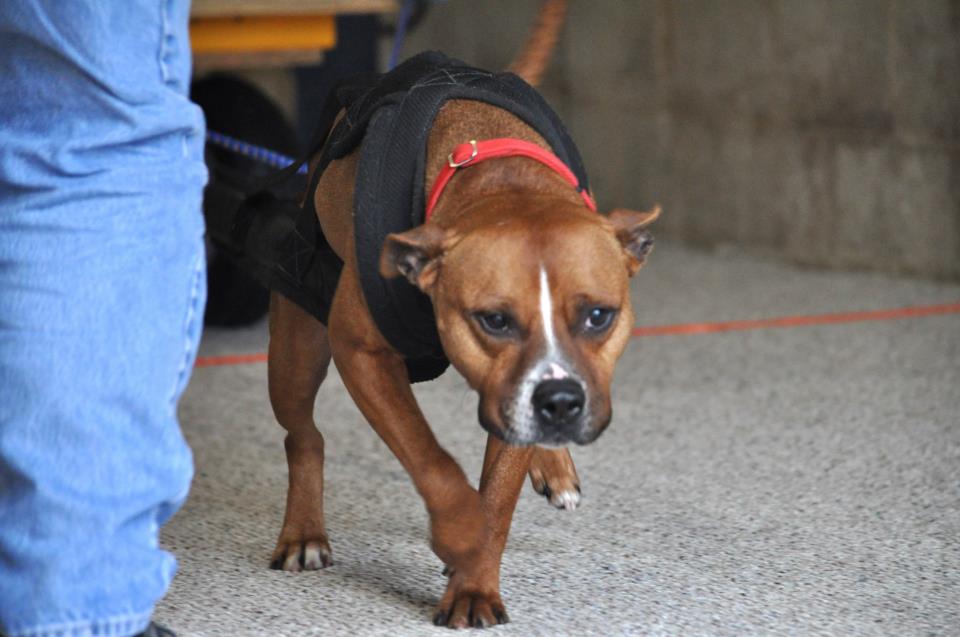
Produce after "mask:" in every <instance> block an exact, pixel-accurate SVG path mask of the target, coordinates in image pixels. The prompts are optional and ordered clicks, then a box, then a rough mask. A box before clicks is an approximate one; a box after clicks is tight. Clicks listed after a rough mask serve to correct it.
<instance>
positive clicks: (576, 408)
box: [533, 378, 585, 427]
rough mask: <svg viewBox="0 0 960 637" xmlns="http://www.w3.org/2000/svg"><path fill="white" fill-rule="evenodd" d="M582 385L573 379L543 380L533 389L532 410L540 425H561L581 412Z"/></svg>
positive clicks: (569, 421)
mask: <svg viewBox="0 0 960 637" xmlns="http://www.w3.org/2000/svg"><path fill="white" fill-rule="evenodd" d="M584 400H585V397H584V394H583V387H581V386H580V383H578V382H577V381H575V380H571V379H569V378H565V379H563V380H545V381H543V382H541V383H540V384H539V385H537V388H536V389H535V390H533V410H534V412H535V413H536V414H537V420H538V421H540V424H542V425H550V426H554V427H556V426H563V425H569V424H571V423H573V422H575V421H576V420H577V419H578V418H579V417H580V415H581V414H582V413H583V403H584Z"/></svg>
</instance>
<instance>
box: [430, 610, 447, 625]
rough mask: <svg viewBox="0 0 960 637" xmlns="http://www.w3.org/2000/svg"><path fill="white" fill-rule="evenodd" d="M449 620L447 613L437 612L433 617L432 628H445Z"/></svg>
mask: <svg viewBox="0 0 960 637" xmlns="http://www.w3.org/2000/svg"><path fill="white" fill-rule="evenodd" d="M448 619H450V612H449V611H442V610H438V611H437V612H436V613H434V615H433V625H434V626H446V625H447V620H448Z"/></svg>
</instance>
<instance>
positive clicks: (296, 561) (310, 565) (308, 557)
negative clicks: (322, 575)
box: [270, 539, 333, 573]
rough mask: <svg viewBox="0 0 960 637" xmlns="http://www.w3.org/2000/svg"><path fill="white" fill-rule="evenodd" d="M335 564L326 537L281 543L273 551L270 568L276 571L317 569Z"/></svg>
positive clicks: (293, 571) (295, 571) (294, 571)
mask: <svg viewBox="0 0 960 637" xmlns="http://www.w3.org/2000/svg"><path fill="white" fill-rule="evenodd" d="M328 566H333V556H332V555H331V553H330V545H329V544H327V541H326V539H319V540H308V541H306V542H292V543H290V544H281V545H279V546H278V547H277V549H276V550H275V551H274V553H273V559H271V560H270V568H271V569H273V570H275V571H280V570H283V571H290V572H292V573H297V572H300V571H316V570H319V569H321V568H327V567H328Z"/></svg>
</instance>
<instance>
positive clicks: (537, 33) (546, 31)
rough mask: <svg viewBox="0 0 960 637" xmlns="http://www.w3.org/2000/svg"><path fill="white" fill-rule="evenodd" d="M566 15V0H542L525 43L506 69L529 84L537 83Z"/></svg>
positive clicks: (551, 52) (555, 43) (534, 84)
mask: <svg viewBox="0 0 960 637" xmlns="http://www.w3.org/2000/svg"><path fill="white" fill-rule="evenodd" d="M566 15H567V0H543V2H542V3H541V4H540V10H539V11H538V12H537V18H536V22H535V23H534V25H533V28H532V29H530V35H529V36H528V37H527V41H526V43H525V44H524V45H523V48H522V49H521V50H520V53H519V54H518V55H517V57H516V58H515V59H514V60H513V62H512V63H511V64H510V67H509V69H508V70H510V71H513V72H514V73H516V74H517V75H519V76H520V77H522V78H523V79H524V80H526V81H527V82H528V83H529V84H532V85H533V86H536V85H538V84H539V83H540V78H541V77H542V76H543V72H544V71H545V70H546V69H547V64H549V62H550V56H551V55H552V54H553V49H554V48H555V47H556V45H557V39H559V37H560V30H561V29H562V28H563V23H564V19H565V18H566Z"/></svg>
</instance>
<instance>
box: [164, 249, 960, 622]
mask: <svg viewBox="0 0 960 637" xmlns="http://www.w3.org/2000/svg"><path fill="white" fill-rule="evenodd" d="M634 292H635V304H636V306H637V309H638V321H639V323H640V324H650V325H652V324H663V323H676V322H692V321H706V320H730V319H740V318H759V317H769V316H779V315H786V314H798V313H799V314H812V313H822V312H836V311H848V310H867V309H879V308H886V307H901V306H906V305H912V304H927V303H943V302H955V301H958V300H960V286H957V285H946V284H936V283H927V282H919V281H913V280H909V279H897V278H891V277H884V276H878V275H868V274H837V273H825V272H816V271H808V270H802V269H798V268H794V267H790V266H784V265H778V264H775V263H770V262H766V261H763V260H759V259H754V258H749V257H744V256H741V255H738V254H736V253H734V252H727V253H719V254H705V253H700V252H696V251H692V250H688V249H685V248H681V247H679V246H673V245H669V244H667V245H661V246H660V247H659V248H658V249H657V251H656V253H655V254H654V256H653V257H652V260H651V264H650V265H649V266H648V267H647V268H646V269H645V270H644V271H643V272H642V273H641V274H640V276H639V279H638V280H637V282H636V285H635V288H634ZM264 343H265V335H264V326H263V325H259V326H256V327H255V328H252V329H248V330H242V331H239V332H225V331H211V332H209V333H208V334H207V335H206V337H205V342H204V345H203V351H202V353H203V354H206V355H210V354H220V353H237V352H249V351H262V348H263V347H264ZM417 396H418V398H419V399H420V401H421V404H422V405H423V407H424V410H425V412H426V414H427V416H428V419H429V420H430V421H431V423H433V426H434V429H435V431H436V432H437V434H438V436H439V438H440V439H441V441H442V442H443V443H444V444H445V445H446V446H447V447H448V448H449V449H450V450H451V451H452V452H453V453H454V454H455V455H456V456H457V457H458V458H460V460H461V462H462V464H463V465H464V467H465V468H466V469H467V471H468V473H470V474H471V475H476V474H477V473H478V472H479V465H480V459H481V453H482V449H483V441H484V435H483V433H482V432H481V430H480V427H479V426H478V425H477V423H476V419H475V408H476V405H475V400H474V398H473V396H472V395H471V394H470V392H469V391H468V390H467V388H466V386H465V385H464V383H463V381H462V380H461V379H460V378H459V376H458V375H457V374H456V373H455V372H452V371H451V372H448V373H447V375H446V376H444V377H443V378H442V379H440V380H439V381H436V382H434V383H432V384H428V385H425V386H420V387H418V388H417ZM614 405H615V417H614V423H613V425H612V427H611V429H610V430H609V432H608V433H606V434H605V435H604V436H603V437H601V438H600V440H599V441H598V442H597V443H596V444H594V445H592V446H590V447H588V448H583V449H577V450H575V454H574V455H575V458H576V460H577V463H578V467H579V471H580V476H581V478H582V479H583V482H584V495H585V500H584V503H583V506H582V507H581V508H580V509H578V510H577V511H576V512H573V513H567V512H561V511H557V510H554V509H552V508H551V507H549V506H548V505H547V504H546V503H545V501H544V500H543V499H542V498H541V497H539V496H537V495H536V494H535V493H534V492H533V491H532V490H531V489H530V488H529V486H527V487H525V492H524V495H523V497H522V498H521V500H520V504H519V507H518V511H517V514H516V517H515V521H514V525H513V532H512V534H511V539H510V543H509V545H508V547H507V552H506V556H505V558H504V567H503V582H502V592H503V596H504V600H505V601H506V603H507V608H508V610H509V612H510V615H511V618H512V620H513V621H512V622H511V623H510V624H508V625H505V626H502V627H498V628H496V629H493V630H491V634H498V635H499V634H503V635H587V634H602V635H621V634H622V635H814V634H823V635H826V634H832V635H931V634H932V635H958V634H960V315H949V316H939V317H928V318H917V319H909V320H901V321H889V322H872V323H857V324H848V325H834V326H818V327H804V328H797V329H787V330H782V329H781V330H762V331H751V332H737V333H725V334H713V335H702V336H667V337H651V338H642V339H634V341H633V342H632V343H631V345H630V346H629V348H628V350H627V352H626V354H625V355H624V357H623V359H622V362H621V364H620V367H619V369H618V376H617V379H616V385H615V388H614ZM181 415H182V421H183V427H184V430H185V432H186V435H187V437H188V438H189V440H190V442H191V443H192V445H193V447H194V450H195V455H196V468H197V477H196V480H195V482H194V486H193V492H192V495H191V498H190V500H189V502H188V503H187V505H186V506H185V508H184V509H183V510H182V511H181V512H180V514H179V515H178V516H177V517H176V518H175V519H174V520H173V521H172V522H171V523H170V524H169V525H168V527H167V528H166V529H165V530H164V532H163V544H164V545H165V546H167V547H169V548H170V549H171V550H173V551H175V552H176V554H177V556H178V557H179V560H180V573H179V575H178V577H177V578H176V580H175V582H174V585H173V588H172V590H171V591H170V594H169V595H168V597H167V598H166V599H165V600H164V601H163V602H162V604H161V606H160V607H159V609H158V611H157V619H158V620H160V621H161V622H163V623H165V624H167V625H169V626H170V627H172V628H174V629H175V630H177V631H178V633H179V634H180V635H181V636H189V635H197V636H200V635H207V636H213V635H270V636H280V635H290V636H294V635H351V636H361V635H429V634H436V635H448V634H450V633H449V632H448V630H447V629H440V628H434V627H433V626H432V625H430V624H429V618H430V615H431V608H432V606H433V604H434V603H435V602H436V600H437V599H438V597H439V596H440V594H441V593H442V591H443V585H444V578H443V577H441V575H440V569H441V565H440V562H439V560H438V559H437V558H436V557H434V556H433V554H432V553H431V552H430V550H429V549H428V547H427V539H426V537H427V536H426V515H425V512H424V510H423V506H422V505H421V503H420V500H419V498H418V496H417V495H416V493H415V492H414V490H413V488H412V486H411V484H410V481H409V479H408V478H407V477H406V475H405V474H404V472H403V471H402V470H401V468H400V466H399V464H398V463H397V462H396V460H395V459H394V458H393V457H392V456H391V454H390V453H389V452H388V451H387V449H386V447H385V446H384V445H383V444H382V443H381V442H380V441H379V439H378V438H377V437H376V435H375V434H374V433H373V430H372V429H370V427H369V426H368V425H367V424H366V423H365V422H364V421H363V419H362V418H361V416H360V415H359V413H358V412H357V410H356V409H355V408H354V406H353V404H352V403H351V401H350V399H349V397H348V396H347V395H346V392H345V390H344V388H343V386H342V384H341V382H340V380H339V378H338V377H337V376H336V374H335V373H332V374H331V377H330V378H329V380H328V381H327V382H326V384H325V385H324V387H323V388H322V389H321V393H320V397H319V400H318V407H317V418H318V421H319V422H320V423H321V427H322V430H323V432H324V434H325V436H326V440H327V485H328V486H327V504H326V507H327V508H326V510H327V519H328V524H329V532H330V537H331V542H332V545H333V550H334V557H335V560H336V564H335V566H334V567H333V568H330V569H328V570H326V571H322V572H311V573H300V574H290V573H283V572H277V571H270V570H268V569H267V561H268V557H269V554H270V551H271V549H272V547H273V542H274V540H275V537H276V533H277V531H278V530H279V524H280V521H281V517H282V515H283V504H284V494H285V488H286V466H285V461H284V455H283V447H282V439H283V433H282V430H281V429H280V427H279V426H278V425H276V424H275V423H274V421H273V417H272V414H271V412H270V407H269V404H268V401H267V395H266V366H265V365H263V364H252V365H239V366H233V367H216V368H203V369H198V370H196V372H195V373H194V377H193V381H192V384H191V386H190V388H189V389H188V391H187V394H186V397H185V398H184V400H183V403H182V407H181Z"/></svg>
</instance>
